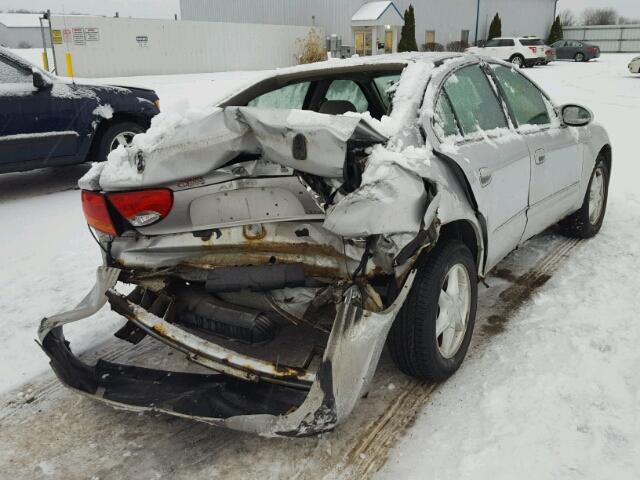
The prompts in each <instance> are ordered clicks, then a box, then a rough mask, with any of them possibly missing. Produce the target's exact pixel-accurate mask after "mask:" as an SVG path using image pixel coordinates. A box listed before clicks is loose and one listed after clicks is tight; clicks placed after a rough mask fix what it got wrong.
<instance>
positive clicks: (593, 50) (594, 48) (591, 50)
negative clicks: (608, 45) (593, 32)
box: [589, 47, 598, 53]
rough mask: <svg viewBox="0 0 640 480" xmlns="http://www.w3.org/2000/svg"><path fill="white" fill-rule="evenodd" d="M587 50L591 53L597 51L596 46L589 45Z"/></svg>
mask: <svg viewBox="0 0 640 480" xmlns="http://www.w3.org/2000/svg"><path fill="white" fill-rule="evenodd" d="M589 51H590V52H591V53H596V52H597V51H598V49H597V48H596V47H589Z"/></svg>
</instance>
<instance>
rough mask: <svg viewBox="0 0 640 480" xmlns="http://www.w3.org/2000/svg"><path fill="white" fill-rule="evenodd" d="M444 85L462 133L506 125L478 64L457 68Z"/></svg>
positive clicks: (487, 81)
mask: <svg viewBox="0 0 640 480" xmlns="http://www.w3.org/2000/svg"><path fill="white" fill-rule="evenodd" d="M444 89H445V91H446V92H447V95H448V96H449V99H450V100H451V106H452V107H453V111H454V112H455V114H456V117H457V118H458V121H459V122H460V126H461V127H462V132H463V133H464V134H465V135H467V134H470V133H474V132H477V131H479V130H493V129H495V128H505V127H507V119H506V118H505V116H504V112H503V110H502V107H501V106H500V104H499V103H498V99H497V98H496V95H495V93H494V91H493V89H492V88H491V84H490V83H489V79H488V78H487V77H486V75H485V74H484V72H483V71H482V69H481V68H480V67H479V66H478V65H473V66H470V67H465V68H462V69H460V70H458V71H456V72H455V73H454V74H452V75H451V76H450V77H449V78H448V79H447V81H446V82H445V85H444Z"/></svg>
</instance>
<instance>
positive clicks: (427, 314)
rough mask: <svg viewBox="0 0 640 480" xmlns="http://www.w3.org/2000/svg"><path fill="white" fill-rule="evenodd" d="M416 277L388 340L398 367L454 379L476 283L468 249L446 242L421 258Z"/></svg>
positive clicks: (472, 314) (416, 374)
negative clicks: (452, 376)
mask: <svg viewBox="0 0 640 480" xmlns="http://www.w3.org/2000/svg"><path fill="white" fill-rule="evenodd" d="M417 269H418V273H417V275H416V279H415V281H414V284H413V286H412V288H411V292H410V293H409V296H408V297H407V299H406V301H405V303H404V305H403V306H402V309H401V310H400V312H399V314H398V317H397V318H396V320H395V322H394V324H393V326H392V328H391V331H390V333H389V338H388V342H387V344H388V346H389V350H390V352H391V356H392V357H393V360H394V362H395V363H396V365H397V366H398V368H399V369H400V370H401V371H402V372H404V373H406V374H407V375H411V376H412V377H415V378H419V379H422V380H428V381H432V382H441V381H444V380H446V379H447V378H449V377H450V376H451V375H453V374H454V373H455V372H456V370H457V369H458V368H459V367H460V365H461V364H462V361H463V360H464V357H465V355H466V353H467V349H468V348H469V342H470V341H471V335H472V333H473V327H474V324H475V317H476V306H477V296H478V285H477V283H478V279H477V273H476V265H475V261H474V259H473V256H472V255H471V252H470V251H469V249H468V248H467V247H466V246H465V245H464V244H463V243H462V242H459V241H457V240H451V241H446V243H444V244H441V245H437V246H436V247H435V249H434V250H433V251H431V252H429V253H428V254H426V255H423V256H422V257H420V259H419V260H418V265H417Z"/></svg>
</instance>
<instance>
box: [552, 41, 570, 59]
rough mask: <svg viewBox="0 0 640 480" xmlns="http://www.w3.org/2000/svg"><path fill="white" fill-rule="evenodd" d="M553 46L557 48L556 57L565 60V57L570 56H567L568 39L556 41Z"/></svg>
mask: <svg viewBox="0 0 640 480" xmlns="http://www.w3.org/2000/svg"><path fill="white" fill-rule="evenodd" d="M551 46H552V47H553V48H555V50H556V58H557V59H558V60H564V59H567V58H569V57H568V56H567V41H566V40H560V41H559V42H556V43H554V44H553V45H551Z"/></svg>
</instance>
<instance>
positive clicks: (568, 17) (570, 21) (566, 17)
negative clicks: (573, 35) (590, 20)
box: [560, 10, 576, 27]
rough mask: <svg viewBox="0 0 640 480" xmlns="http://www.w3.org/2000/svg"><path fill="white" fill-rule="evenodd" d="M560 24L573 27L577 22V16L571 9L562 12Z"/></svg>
mask: <svg viewBox="0 0 640 480" xmlns="http://www.w3.org/2000/svg"><path fill="white" fill-rule="evenodd" d="M560 24H561V25H562V26H563V27H573V26H574V25H575V24H576V17H575V15H574V14H573V12H572V11H571V10H563V11H561V12H560Z"/></svg>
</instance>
